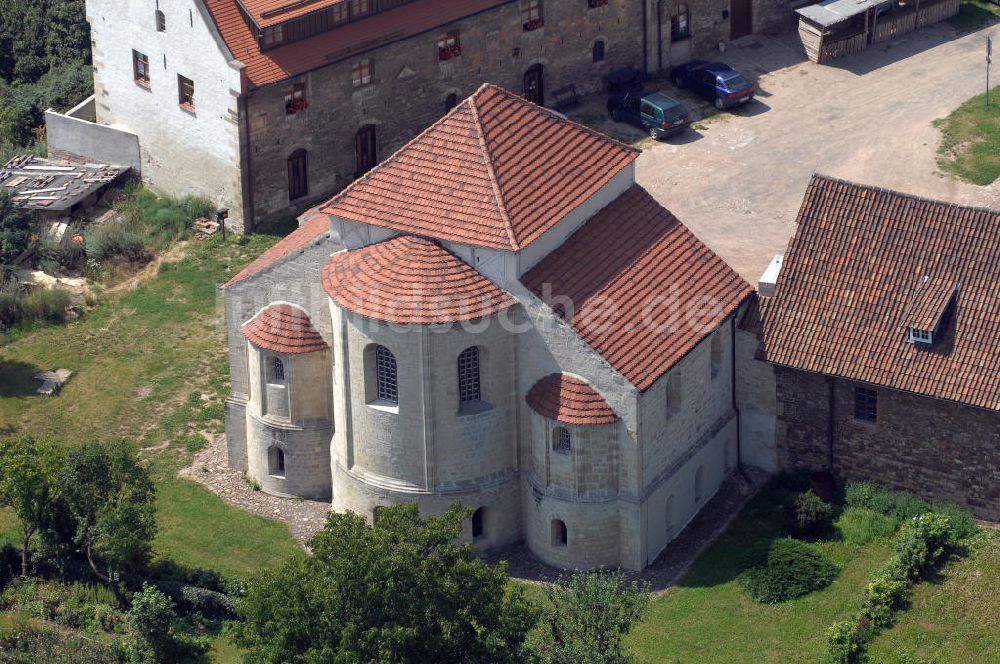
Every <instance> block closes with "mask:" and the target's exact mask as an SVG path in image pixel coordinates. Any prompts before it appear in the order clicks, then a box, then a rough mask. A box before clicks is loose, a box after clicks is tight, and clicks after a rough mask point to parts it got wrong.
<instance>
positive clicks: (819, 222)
mask: <svg viewBox="0 0 1000 664" xmlns="http://www.w3.org/2000/svg"><path fill="white" fill-rule="evenodd" d="M924 277H928V280H927V283H926V284H925V283H924ZM934 284H938V285H939V286H940V287H938V286H934ZM955 284H957V285H958V290H957V292H955V291H953V289H952V288H951V286H952V285H955ZM928 285H931V286H932V288H931V289H930V290H925V287H926V286H928ZM931 291H934V292H931ZM925 295H929V296H930V297H929V298H928V297H925ZM946 297H947V298H949V299H950V298H952V297H953V298H954V299H953V300H952V301H951V304H950V305H949V306H948V313H947V314H946V316H945V318H943V319H942V320H941V321H940V322H939V326H940V329H939V330H938V332H937V334H935V335H934V343H933V345H931V346H929V347H928V346H926V345H923V344H913V343H908V342H907V330H906V328H907V326H909V325H911V324H912V323H911V320H910V319H911V317H912V316H914V315H915V316H916V319H917V320H923V321H924V323H926V322H927V321H929V320H930V319H931V318H932V317H937V315H938V311H940V309H941V308H942V307H943V306H944V304H947V303H946V302H945V298H946ZM925 302H932V303H933V304H931V305H929V306H924V303H925ZM762 304H763V306H762V308H761V314H762V348H761V354H762V357H763V359H766V360H769V361H771V362H774V363H776V364H780V365H784V366H789V367H793V368H796V369H802V370H805V371H813V372H817V373H823V374H829V375H834V376H840V377H842V378H847V379H850V380H857V381H861V382H866V383H872V384H876V385H884V386H886V387H891V388H894V389H898V390H905V391H908V392H913V393H916V394H922V395H927V396H932V397H937V398H941V399H950V400H954V401H959V402H963V403H967V404H970V405H973V406H980V407H983V408H991V409H994V410H998V409H1000V212H996V211H991V210H984V209H977V208H969V207H961V206H958V205H952V204H949V203H942V202H938V201H931V200H927V199H923V198H917V197H915V196H909V195H906V194H901V193H897V192H893V191H886V190H883V189H877V188H875V187H866V186H862V185H857V184H852V183H849V182H843V181H841V180H834V179H831V178H827V177H822V176H814V177H813V179H812V182H810V184H809V188H808V189H807V190H806V194H805V199H804V200H803V202H802V208H801V209H800V211H799V216H798V225H797V228H796V231H795V236H794V237H793V238H792V240H791V242H790V243H789V246H788V250H787V251H786V252H785V258H784V264H783V266H782V268H781V273H780V274H779V275H778V281H777V284H776V287H775V294H774V296H773V297H771V298H762ZM932 310H933V311H934V314H933V316H932V315H931V313H930V312H931V311H932Z"/></svg>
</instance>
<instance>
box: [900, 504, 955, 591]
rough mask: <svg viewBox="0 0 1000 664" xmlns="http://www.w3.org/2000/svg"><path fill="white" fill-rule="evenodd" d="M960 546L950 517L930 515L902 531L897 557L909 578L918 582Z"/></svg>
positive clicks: (920, 517) (922, 516) (929, 513)
mask: <svg viewBox="0 0 1000 664" xmlns="http://www.w3.org/2000/svg"><path fill="white" fill-rule="evenodd" d="M957 543H958V539H957V538H956V537H955V535H954V533H953V532H952V530H951V524H950V522H949V520H948V517H946V516H941V515H939V514H934V513H933V512H927V513H926V514H921V515H920V516H918V517H916V518H914V519H913V520H912V521H911V522H910V523H909V524H908V525H907V527H906V529H905V530H904V531H903V532H902V534H901V536H900V539H899V542H898V543H897V544H896V556H897V557H898V558H899V562H900V564H901V565H902V568H903V570H904V571H905V572H906V574H907V576H909V578H911V579H916V578H918V577H919V576H920V575H921V574H923V573H924V572H925V571H927V570H928V569H929V568H930V567H932V566H933V565H935V564H937V562H938V561H939V560H941V558H942V556H944V555H945V553H947V552H948V549H950V548H951V547H953V546H955V545H956V544H957Z"/></svg>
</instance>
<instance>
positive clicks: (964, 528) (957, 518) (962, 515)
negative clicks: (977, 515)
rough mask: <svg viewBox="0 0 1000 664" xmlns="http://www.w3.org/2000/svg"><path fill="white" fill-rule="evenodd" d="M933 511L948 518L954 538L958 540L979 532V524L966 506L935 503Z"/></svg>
mask: <svg viewBox="0 0 1000 664" xmlns="http://www.w3.org/2000/svg"><path fill="white" fill-rule="evenodd" d="M933 511H934V513H935V514H937V515H939V516H943V517H946V518H947V519H948V525H949V527H950V529H951V535H952V538H953V539H954V540H955V541H956V542H957V541H959V540H964V539H968V538H970V537H972V536H973V535H975V534H976V533H978V532H979V526H977V525H976V522H975V520H974V519H973V518H972V515H971V514H969V511H968V510H967V509H965V508H964V507H961V506H959V505H955V504H954V503H935V504H934V509H933Z"/></svg>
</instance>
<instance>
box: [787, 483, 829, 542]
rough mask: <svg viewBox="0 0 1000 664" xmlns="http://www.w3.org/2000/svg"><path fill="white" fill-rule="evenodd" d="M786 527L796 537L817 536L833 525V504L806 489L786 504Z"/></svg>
mask: <svg viewBox="0 0 1000 664" xmlns="http://www.w3.org/2000/svg"><path fill="white" fill-rule="evenodd" d="M785 513H786V529H787V531H788V533H789V534H790V535H793V536H795V537H816V536H818V535H822V534H823V533H826V532H828V531H829V530H830V528H831V526H832V525H833V505H831V504H830V503H828V502H826V501H824V500H823V499H821V498H820V497H819V496H817V495H816V494H815V493H813V492H812V491H805V492H803V493H800V494H798V495H796V496H795V498H794V499H793V500H792V501H791V502H790V503H788V504H786V505H785Z"/></svg>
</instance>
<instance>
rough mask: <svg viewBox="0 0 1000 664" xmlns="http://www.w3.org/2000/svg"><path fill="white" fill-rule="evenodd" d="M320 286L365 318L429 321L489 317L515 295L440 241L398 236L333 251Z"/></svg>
mask: <svg viewBox="0 0 1000 664" xmlns="http://www.w3.org/2000/svg"><path fill="white" fill-rule="evenodd" d="M323 288H324V289H325V290H326V292H327V293H328V294H329V295H330V297H332V298H333V299H334V301H335V302H337V304H339V305H340V306H342V307H344V308H345V309H347V310H348V311H352V312H354V313H356V314H359V315H361V316H365V317H366V318H373V319H375V320H380V321H385V322H389V323H403V324H416V325H431V324H435V323H454V322H458V321H466V320H475V319H477V318H483V317H485V316H491V315H493V314H495V313H497V312H498V311H500V310H501V309H506V308H507V307H510V306H512V305H514V304H516V302H517V301H516V300H515V299H514V298H513V297H512V296H511V295H509V294H508V293H507V292H505V291H503V290H501V289H500V288H499V287H498V286H497V285H496V284H494V283H493V282H492V281H490V280H489V279H487V278H486V277H484V276H483V275H481V274H480V273H479V272H477V271H476V270H475V269H473V268H472V267H471V266H470V265H468V264H467V263H465V262H464V261H462V260H460V259H459V258H456V257H455V256H453V255H452V254H450V253H448V252H447V251H446V250H444V249H443V248H441V246H440V245H439V244H437V243H436V242H434V241H432V240H427V239H425V238H419V237H414V236H412V235H400V236H398V237H395V238H392V239H391V240H386V241H384V242H379V243H376V244H370V245H368V246H366V247H362V248H360V249H354V250H352V251H343V252H341V253H339V254H335V255H334V256H333V257H332V258H330V261H329V262H328V263H327V264H326V265H325V266H324V267H323Z"/></svg>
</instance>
